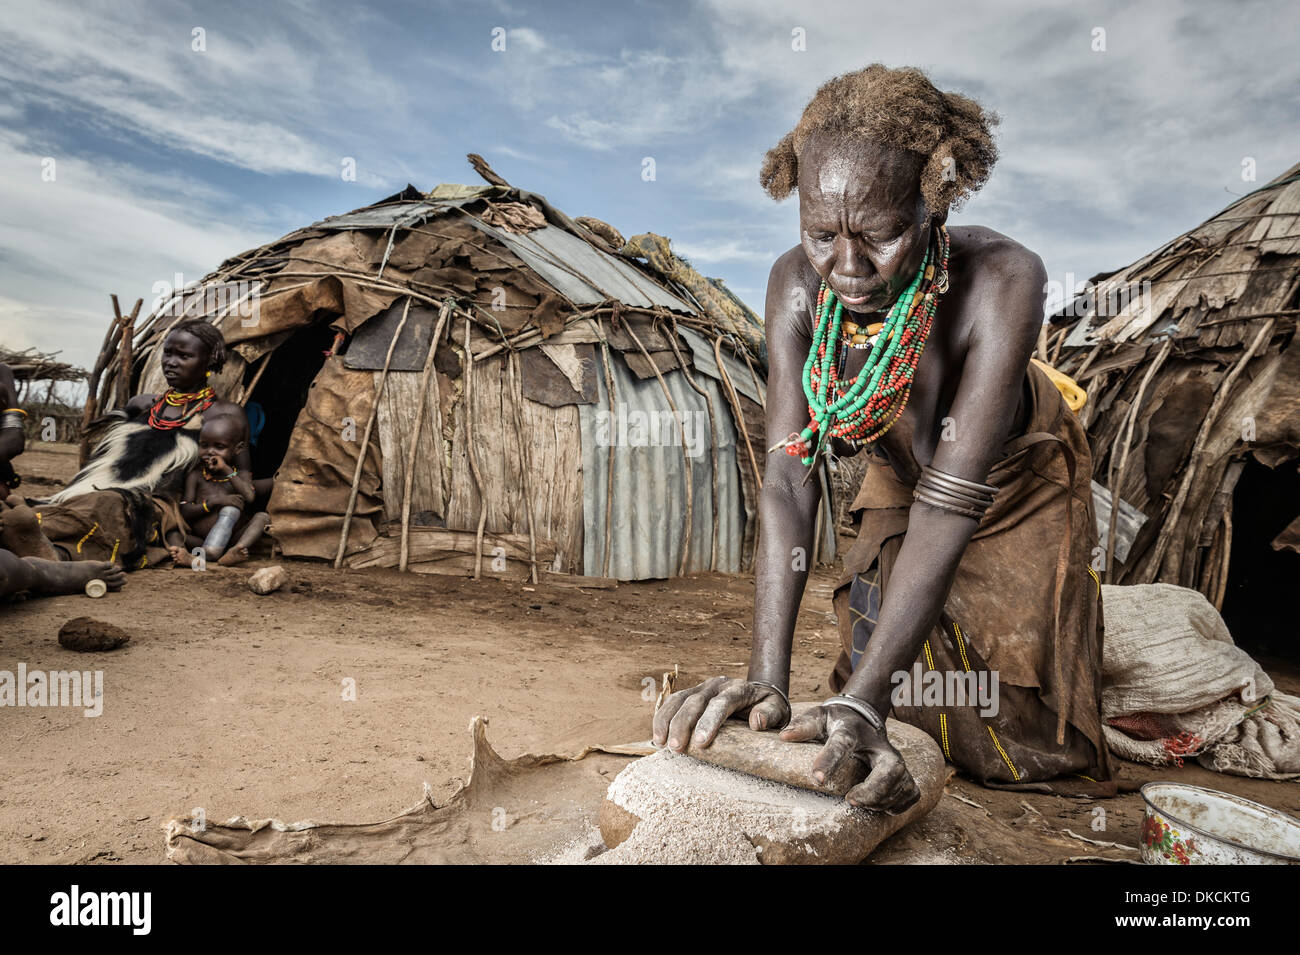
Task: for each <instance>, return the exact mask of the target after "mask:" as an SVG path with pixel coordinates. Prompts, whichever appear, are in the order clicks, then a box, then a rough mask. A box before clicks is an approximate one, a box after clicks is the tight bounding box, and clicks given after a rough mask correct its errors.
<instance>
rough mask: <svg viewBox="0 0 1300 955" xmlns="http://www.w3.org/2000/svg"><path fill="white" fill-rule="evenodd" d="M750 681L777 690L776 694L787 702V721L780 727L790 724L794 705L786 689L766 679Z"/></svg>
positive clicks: (783, 727)
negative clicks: (791, 703)
mask: <svg viewBox="0 0 1300 955" xmlns="http://www.w3.org/2000/svg"><path fill="white" fill-rule="evenodd" d="M748 682H750V683H752V684H754V685H755V686H765V687H767V688H768V689H769V690H774V691H776V695H777V696H779V697H780V698H781V699H782V700H783V701H784V702H785V714H786V715H785V723H784V724H783V725H782V726H781V727H780V729H785V728H786V727H787V726H789V725H790V720H791V719H793V718H794V707H793V706H791V705H790V697H789V696H788V695H787V694H786V692H785V690H783V689H781V688H780V687H779V686H777V685H776V684H775V683H768V682H767V681H766V680H749V681H748Z"/></svg>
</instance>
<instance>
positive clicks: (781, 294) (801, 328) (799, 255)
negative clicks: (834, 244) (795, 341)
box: [763, 245, 821, 343]
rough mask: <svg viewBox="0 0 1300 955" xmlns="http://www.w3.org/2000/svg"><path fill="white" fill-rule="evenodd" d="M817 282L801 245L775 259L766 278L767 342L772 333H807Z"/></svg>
mask: <svg viewBox="0 0 1300 955" xmlns="http://www.w3.org/2000/svg"><path fill="white" fill-rule="evenodd" d="M820 282H821V278H820V277H819V276H818V275H817V271H816V269H814V268H813V267H812V263H811V262H809V261H808V256H807V254H806V253H805V252H804V250H803V246H802V245H796V246H794V247H793V248H791V249H789V250H787V251H786V252H784V253H782V254H781V255H780V257H778V258H777V260H776V261H775V262H774V263H773V264H772V271H771V272H770V273H769V275H768V278H767V302H766V305H765V307H764V310H763V315H764V320H765V322H766V325H767V331H768V341H769V343H770V342H771V340H772V332H773V331H777V332H782V333H787V334H788V333H794V334H796V335H799V336H802V337H807V336H808V335H810V334H811V327H810V325H809V319H810V318H811V316H812V305H813V301H814V300H815V299H816V297H817V287H818V285H819V284H820Z"/></svg>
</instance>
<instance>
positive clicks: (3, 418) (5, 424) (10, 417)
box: [0, 410, 27, 431]
mask: <svg viewBox="0 0 1300 955" xmlns="http://www.w3.org/2000/svg"><path fill="white" fill-rule="evenodd" d="M26 421H27V415H25V414H24V413H23V412H21V411H13V410H10V411H6V412H4V413H3V414H0V431H5V430H8V429H9V428H19V429H21V428H22V427H23V425H24V424H25V423H26Z"/></svg>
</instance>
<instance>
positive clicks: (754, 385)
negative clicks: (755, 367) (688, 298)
mask: <svg viewBox="0 0 1300 955" xmlns="http://www.w3.org/2000/svg"><path fill="white" fill-rule="evenodd" d="M677 330H678V331H679V332H681V333H682V338H684V339H686V343H687V344H688V345H690V346H691V354H692V355H693V356H694V358H695V367H696V368H698V369H699V370H700V371H702V372H704V373H705V374H706V375H709V376H711V377H713V378H716V379H717V380H718V381H721V380H722V376H721V375H719V374H718V363H717V361H716V360H715V359H714V357H713V342H712V340H710V339H708V338H705V337H704V336H703V335H701V334H700V333H699V332H696V331H693V330H692V329H689V328H687V327H686V326H685V325H678V326H677ZM721 354H722V367H724V368H725V369H726V370H727V377H728V378H729V379H730V380H731V387H733V388H735V389H736V390H737V391H738V392H740V393H741V394H742V395H744V396H745V397H746V398H748V399H749V400H750V401H756V402H758V404H759V405H761V406H763V407H767V383H766V382H764V381H763V379H762V377H757V378H756V376H755V373H754V372H753V371H750V368H749V366H748V365H745V364H742V363H741V362H740V360H739V359H737V358H736V357H735V356H734V355H732V354H730V353H728V352H727V351H726V350H725V349H724V350H722V352H721Z"/></svg>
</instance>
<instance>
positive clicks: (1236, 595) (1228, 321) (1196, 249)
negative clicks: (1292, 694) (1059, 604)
mask: <svg viewBox="0 0 1300 955" xmlns="http://www.w3.org/2000/svg"><path fill="white" fill-rule="evenodd" d="M1089 284H1090V285H1091V286H1092V287H1091V288H1088V289H1087V290H1086V291H1085V292H1084V294H1083V295H1081V296H1080V297H1079V298H1077V299H1075V300H1074V301H1073V302H1072V303H1070V304H1069V305H1068V306H1067V307H1066V308H1064V309H1063V310H1062V311H1061V312H1060V313H1059V314H1057V315H1055V316H1054V317H1053V318H1052V320H1051V323H1050V330H1049V334H1048V337H1047V352H1048V357H1049V358H1050V359H1051V361H1052V363H1053V364H1055V365H1056V366H1057V367H1059V368H1060V369H1061V370H1062V371H1063V372H1065V373H1066V374H1068V375H1070V376H1072V377H1073V378H1074V379H1075V380H1076V381H1078V382H1079V384H1081V385H1083V386H1085V387H1086V388H1087V393H1088V402H1087V404H1086V405H1085V407H1084V408H1083V410H1082V411H1081V413H1080V417H1081V420H1082V422H1083V424H1084V426H1085V427H1086V428H1087V429H1088V434H1089V437H1090V439H1091V442H1092V447H1093V455H1094V457H1093V465H1094V474H1095V478H1096V481H1097V482H1098V484H1099V485H1100V491H1102V492H1109V493H1108V494H1105V495H1104V496H1105V497H1106V498H1107V499H1108V500H1109V499H1110V498H1114V497H1118V498H1120V499H1121V501H1122V503H1121V505H1120V506H1119V507H1116V508H1114V509H1113V513H1114V515H1115V516H1114V518H1113V519H1112V522H1111V523H1110V527H1109V530H1110V531H1111V533H1110V535H1109V538H1108V540H1107V541H1106V549H1107V554H1106V555H1105V575H1106V577H1105V579H1107V580H1108V581H1109V582H1113V583H1150V582H1154V581H1163V582H1168V583H1173V584H1179V585H1182V586H1185V587H1193V588H1196V589H1197V590H1200V591H1201V592H1202V593H1203V594H1205V595H1206V596H1207V597H1208V598H1209V599H1210V600H1211V601H1213V603H1214V604H1215V606H1217V607H1220V608H1221V609H1223V610H1224V615H1225V617H1226V618H1227V619H1228V620H1229V623H1230V624H1232V623H1233V622H1234V614H1235V615H1236V617H1237V619H1238V621H1239V622H1241V623H1243V624H1246V625H1249V626H1251V627H1253V628H1255V629H1259V628H1265V629H1267V628H1268V626H1269V625H1270V623H1277V624H1278V625H1279V626H1280V625H1281V622H1282V619H1283V618H1282V616H1281V615H1282V614H1283V613H1284V612H1285V613H1286V614H1287V619H1290V613H1289V603H1287V604H1285V605H1284V603H1283V602H1284V601H1289V597H1290V594H1291V590H1292V589H1293V588H1294V584H1295V582H1296V580H1300V573H1298V571H1300V556H1298V553H1297V552H1300V514H1298V513H1297V512H1298V511H1300V475H1298V474H1297V470H1296V464H1295V459H1296V458H1297V457H1298V456H1300V345H1298V344H1296V342H1295V329H1296V316H1297V315H1298V314H1300V307H1297V306H1298V305H1300V165H1297V166H1294V167H1292V168H1291V169H1289V170H1288V171H1287V172H1286V173H1284V174H1283V175H1281V176H1279V177H1278V178H1277V179H1274V180H1273V181H1272V182H1269V183H1268V184H1267V185H1264V186H1261V187H1260V188H1258V189H1255V190H1253V191H1252V192H1250V193H1248V194H1246V195H1245V196H1242V197H1241V198H1240V199H1238V200H1236V201H1235V202H1233V203H1232V204H1231V205H1229V206H1228V207H1227V208H1226V209H1224V210H1223V211H1222V212H1220V213H1219V214H1218V215H1216V216H1214V217H1213V218H1212V219H1210V220H1209V221H1207V222H1204V223H1202V224H1201V225H1199V226H1197V227H1196V228H1195V229H1192V230H1191V231H1190V232H1187V233H1184V234H1183V235H1180V236H1178V237H1177V238H1176V239H1173V240H1172V241H1170V242H1168V243H1166V244H1165V245H1163V246H1161V247H1160V248H1159V249H1156V250H1155V251H1154V252H1152V253H1151V254H1150V255H1147V256H1144V257H1143V258H1142V259H1140V260H1138V261H1137V262H1134V263H1133V264H1132V265H1130V266H1128V267H1127V268H1124V269H1121V270H1120V271H1118V272H1114V273H1110V274H1106V275H1102V276H1097V277H1095V279H1094V280H1093V282H1091V283H1089ZM1099 496H1103V494H1099ZM1108 500H1107V503H1108ZM1125 525H1127V530H1128V533H1127V534H1125V533H1124V531H1125ZM1288 581H1289V586H1284V585H1285V584H1286V583H1287V582H1288ZM1225 598H1226V601H1227V603H1226V606H1225ZM1234 605H1235V606H1234Z"/></svg>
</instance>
